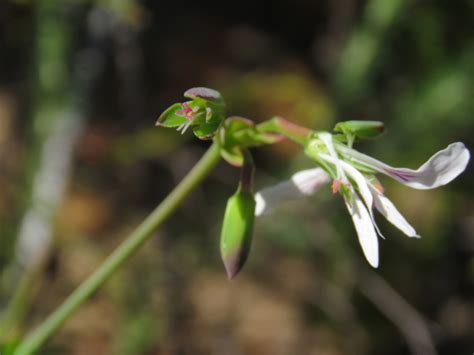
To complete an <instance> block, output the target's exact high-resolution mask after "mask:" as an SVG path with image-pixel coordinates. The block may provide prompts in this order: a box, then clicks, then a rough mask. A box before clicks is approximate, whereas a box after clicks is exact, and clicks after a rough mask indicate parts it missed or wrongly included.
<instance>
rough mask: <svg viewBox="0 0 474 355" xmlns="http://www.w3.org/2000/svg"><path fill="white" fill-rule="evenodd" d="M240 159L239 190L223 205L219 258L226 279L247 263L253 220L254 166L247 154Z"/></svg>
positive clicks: (246, 152)
mask: <svg viewBox="0 0 474 355" xmlns="http://www.w3.org/2000/svg"><path fill="white" fill-rule="evenodd" d="M244 157H245V158H244V164H243V166H242V173H241V177H240V183H239V187H238V189H237V191H236V192H235V194H234V195H232V196H231V197H230V198H229V200H228V201H227V206H226V209H225V214H224V222H223V224H222V231H221V256H222V260H223V262H224V266H225V268H226V271H227V276H228V277H229V279H233V278H234V277H235V276H236V275H237V273H238V272H239V271H240V270H241V269H242V267H243V266H244V264H245V261H246V260H247V257H248V254H249V251H250V245H251V242H252V232H253V224H254V220H255V198H254V194H253V192H252V185H253V171H254V165H253V161H252V158H251V156H250V153H249V152H248V151H247V150H245V153H244Z"/></svg>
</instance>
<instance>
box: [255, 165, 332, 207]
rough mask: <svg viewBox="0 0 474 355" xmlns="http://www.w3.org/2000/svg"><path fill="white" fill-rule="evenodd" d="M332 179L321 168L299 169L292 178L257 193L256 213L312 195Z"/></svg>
mask: <svg viewBox="0 0 474 355" xmlns="http://www.w3.org/2000/svg"><path fill="white" fill-rule="evenodd" d="M330 180H331V178H330V177H329V175H328V174H326V172H325V171H324V170H323V169H321V168H315V169H309V170H302V171H299V172H297V173H296V174H294V175H293V176H292V177H291V179H290V180H287V181H283V182H280V183H278V184H276V185H273V186H270V187H267V188H264V189H262V190H261V191H259V192H258V193H257V194H256V195H255V201H256V207H255V215H256V216H260V215H262V214H268V213H270V212H272V211H273V209H274V208H275V207H276V206H277V205H279V204H281V203H282V202H285V201H289V200H298V199H301V198H303V197H306V196H310V195H312V194H314V193H315V192H316V191H317V190H319V189H320V188H321V186H323V185H325V184H327V183H329V181H330Z"/></svg>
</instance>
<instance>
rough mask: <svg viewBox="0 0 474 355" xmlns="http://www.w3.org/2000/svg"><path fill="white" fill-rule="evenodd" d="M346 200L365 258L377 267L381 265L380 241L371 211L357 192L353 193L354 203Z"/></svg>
mask: <svg viewBox="0 0 474 355" xmlns="http://www.w3.org/2000/svg"><path fill="white" fill-rule="evenodd" d="M344 201H345V203H346V206H347V209H348V211H349V214H350V215H351V217H352V221H353V222H354V227H355V229H356V232H357V237H358V238H359V243H360V246H361V247H362V251H363V252H364V255H365V258H366V259H367V261H368V262H369V264H370V265H371V266H372V267H374V268H376V267H378V266H379V241H378V238H377V233H376V231H375V227H374V225H373V223H372V218H371V217H370V215H369V211H368V210H367V208H366V207H365V205H364V202H362V200H361V199H360V197H359V196H358V195H357V193H354V194H353V199H352V203H349V202H348V201H347V200H345V199H344Z"/></svg>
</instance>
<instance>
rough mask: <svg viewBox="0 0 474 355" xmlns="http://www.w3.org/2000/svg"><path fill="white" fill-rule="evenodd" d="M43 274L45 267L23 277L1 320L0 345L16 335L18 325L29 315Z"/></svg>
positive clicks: (39, 267) (29, 271) (30, 271)
mask: <svg viewBox="0 0 474 355" xmlns="http://www.w3.org/2000/svg"><path fill="white" fill-rule="evenodd" d="M42 272H43V265H38V267H37V268H35V269H32V270H28V271H25V274H24V275H22V277H21V279H20V281H19V283H18V286H17V287H16V289H15V293H14V294H13V296H12V297H11V299H10V302H9V303H8V307H7V309H6V310H5V313H4V314H3V317H2V318H1V320H0V343H2V342H4V341H7V339H8V337H9V336H11V335H12V334H14V333H15V331H16V329H17V327H18V325H19V324H20V323H21V321H22V320H23V318H24V317H25V315H26V314H27V313H28V309H29V305H30V303H31V298H32V295H34V294H35V293H36V286H37V285H36V284H37V282H36V279H37V277H38V275H39V274H41V273H42Z"/></svg>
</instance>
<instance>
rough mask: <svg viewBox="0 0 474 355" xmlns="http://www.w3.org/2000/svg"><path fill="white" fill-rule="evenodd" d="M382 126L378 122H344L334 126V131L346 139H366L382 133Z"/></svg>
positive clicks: (381, 123)
mask: <svg viewBox="0 0 474 355" xmlns="http://www.w3.org/2000/svg"><path fill="white" fill-rule="evenodd" d="M384 129H385V128H384V124H383V122H380V121H345V122H339V123H338V124H336V126H334V131H335V132H339V133H342V134H344V135H345V136H346V137H352V139H354V138H360V139H367V138H375V137H377V136H379V135H380V134H382V133H383V131H384Z"/></svg>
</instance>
